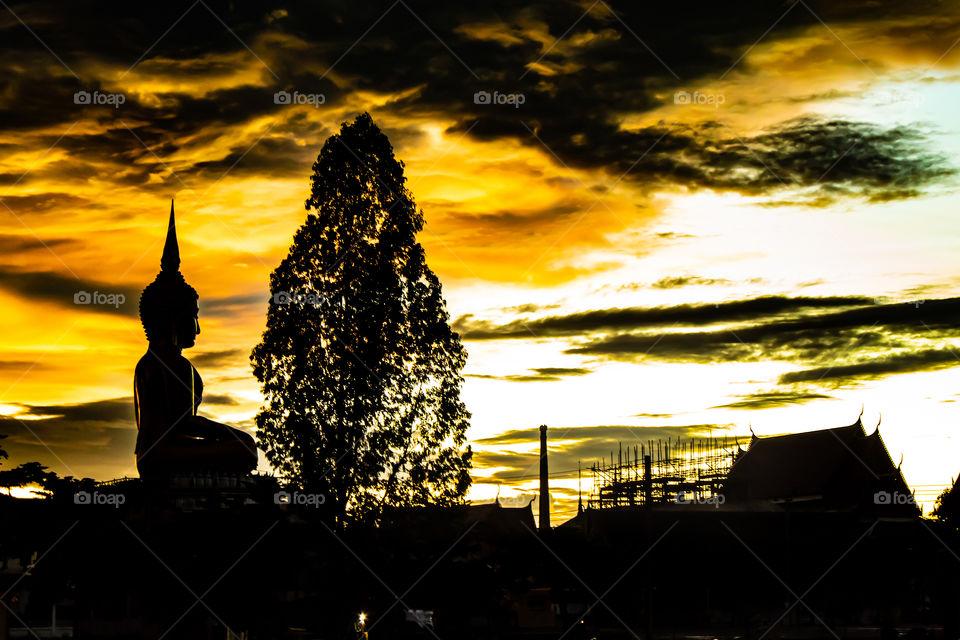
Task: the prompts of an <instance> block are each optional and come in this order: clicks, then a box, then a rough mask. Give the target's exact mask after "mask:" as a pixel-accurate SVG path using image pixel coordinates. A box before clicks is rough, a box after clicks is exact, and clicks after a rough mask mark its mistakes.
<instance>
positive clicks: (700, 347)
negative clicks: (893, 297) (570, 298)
mask: <svg viewBox="0 0 960 640" xmlns="http://www.w3.org/2000/svg"><path fill="white" fill-rule="evenodd" d="M958 312H960V298H946V299H942V300H927V301H924V302H923V303H922V304H921V303H898V304H874V305H870V306H861V307H856V308H851V309H844V310H841V311H833V312H827V313H819V314H812V313H809V314H807V315H802V316H798V317H792V318H789V319H773V320H765V319H763V318H757V319H755V321H754V324H752V325H748V326H745V327H738V328H736V329H733V330H731V329H717V330H713V331H695V332H679V331H672V332H650V333H620V334H616V335H608V336H604V337H601V338H596V339H593V340H589V341H587V342H585V343H582V344H581V345H579V346H576V347H573V348H571V349H568V350H567V353H574V354H581V355H584V354H589V355H603V356H610V357H614V358H623V357H625V358H642V357H649V358H654V359H667V360H680V361H691V362H718V361H745V360H754V361H756V360H765V359H791V360H827V359H835V358H837V357H842V358H844V360H846V359H849V358H853V357H856V355H857V354H858V353H861V352H863V351H866V350H870V349H876V350H889V349H895V348H898V349H907V350H912V349H911V340H912V339H914V338H924V339H940V338H943V337H945V336H948V335H953V334H955V331H956V330H955V321H954V319H955V318H956V315H957V313H958Z"/></svg>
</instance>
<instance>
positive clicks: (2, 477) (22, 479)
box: [0, 462, 57, 495]
mask: <svg viewBox="0 0 960 640" xmlns="http://www.w3.org/2000/svg"><path fill="white" fill-rule="evenodd" d="M56 479H57V474H56V472H54V471H47V467H45V466H44V465H42V464H40V463H39V462H24V463H23V464H21V465H20V466H18V467H14V468H13V469H7V470H5V471H0V487H3V488H4V489H6V490H7V495H10V490H11V489H13V488H14V487H26V486H29V485H36V486H39V487H41V488H42V489H44V490H46V489H47V487H48V485H49V484H50V483H52V482H54V481H55V480H56ZM47 495H49V493H47Z"/></svg>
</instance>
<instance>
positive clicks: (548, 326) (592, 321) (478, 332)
mask: <svg viewBox="0 0 960 640" xmlns="http://www.w3.org/2000/svg"><path fill="white" fill-rule="evenodd" d="M873 300H874V299H873V298H868V297H865V296H837V297H821V298H816V297H786V296H766V297H760V298H751V299H748V300H735V301H731V302H721V303H717V304H684V305H677V306H673V307H631V308H626V309H598V310H593V311H584V312H581V313H574V314H569V315H565V316H548V317H545V318H538V319H532V320H516V321H513V322H509V323H507V324H504V325H494V324H491V323H489V322H485V321H475V320H472V319H471V317H470V316H461V317H460V318H458V319H457V320H456V321H455V322H454V324H453V326H454V329H456V330H457V331H458V332H459V333H460V335H461V337H462V338H463V339H464V340H496V339H501V338H530V337H557V336H575V335H582V334H586V333H590V332H594V331H617V330H623V329H640V328H655V327H664V326H670V325H674V324H676V325H683V326H698V325H708V324H712V323H719V322H738V321H750V320H754V319H756V318H757V317H762V316H768V315H774V314H786V313H790V312H797V311H801V310H805V309H808V310H813V309H830V308H836V307H851V306H858V305H860V306H862V305H866V304H872V303H873Z"/></svg>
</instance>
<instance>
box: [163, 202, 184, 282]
mask: <svg viewBox="0 0 960 640" xmlns="http://www.w3.org/2000/svg"><path fill="white" fill-rule="evenodd" d="M160 270H161V271H167V272H170V273H173V272H176V271H179V270H180V247H179V246H178V245H177V225H176V222H174V219H173V198H171V199H170V223H169V225H168V226H167V240H166V242H164V244H163V256H162V257H161V258H160Z"/></svg>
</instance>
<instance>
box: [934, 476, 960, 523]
mask: <svg viewBox="0 0 960 640" xmlns="http://www.w3.org/2000/svg"><path fill="white" fill-rule="evenodd" d="M958 485H960V479H958V481H957V482H956V483H954V485H953V486H952V487H950V488H949V489H945V490H944V491H943V493H941V494H940V495H939V496H937V502H936V506H934V508H933V516H934V517H935V518H936V519H937V520H939V521H941V522H943V523H944V524H946V525H947V526H949V527H950V528H952V529H960V487H958Z"/></svg>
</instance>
